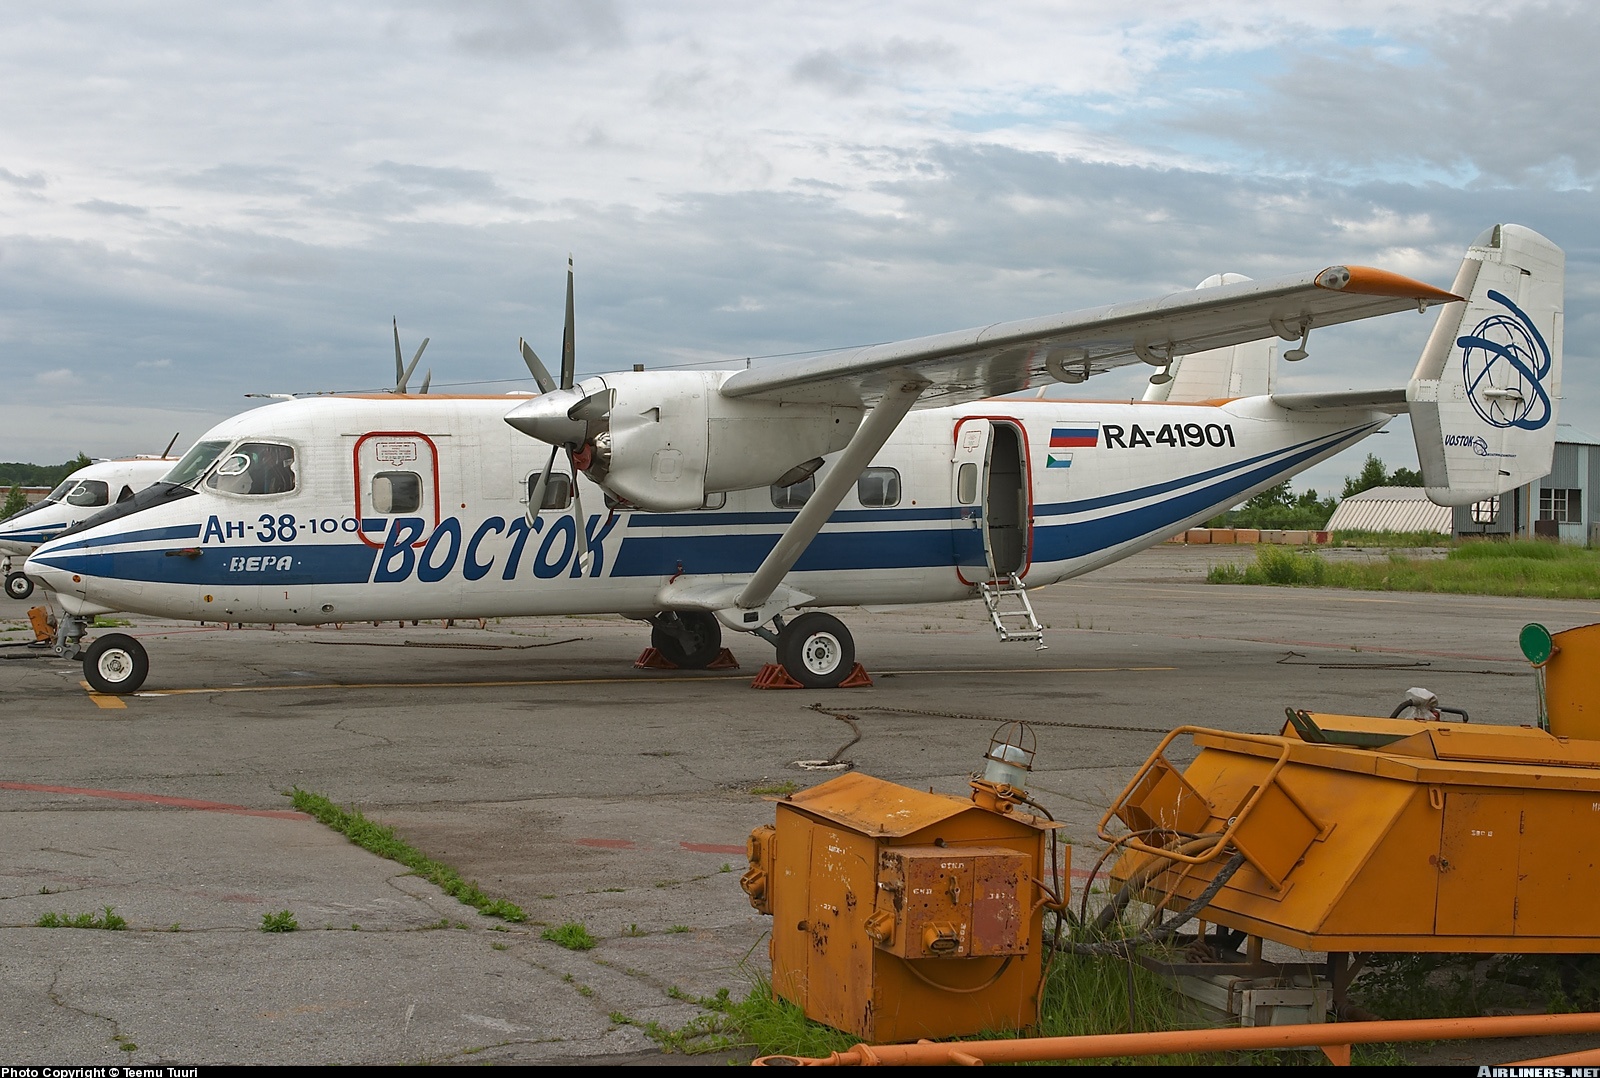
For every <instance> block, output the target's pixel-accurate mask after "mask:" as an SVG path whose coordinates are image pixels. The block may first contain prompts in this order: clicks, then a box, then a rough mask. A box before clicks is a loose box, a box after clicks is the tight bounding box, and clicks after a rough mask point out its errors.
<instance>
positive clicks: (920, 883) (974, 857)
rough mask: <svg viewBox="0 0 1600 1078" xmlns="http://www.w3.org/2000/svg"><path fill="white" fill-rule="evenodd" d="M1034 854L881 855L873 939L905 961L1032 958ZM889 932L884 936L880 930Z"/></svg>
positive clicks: (919, 850)
mask: <svg viewBox="0 0 1600 1078" xmlns="http://www.w3.org/2000/svg"><path fill="white" fill-rule="evenodd" d="M1031 870H1032V866H1031V865H1030V864H1029V862H1028V856H1027V855H1026V854H1023V853H1019V852H1017V851H1016V850H1007V849H999V848H986V847H982V846H979V847H975V848H958V849H952V848H950V847H945V846H902V847H891V848H889V849H886V850H884V851H882V852H881V853H880V854H879V855H878V905H877V909H876V910H875V911H874V912H875V913H876V914H881V915H884V916H881V917H874V918H869V922H871V923H869V925H868V934H869V935H872V936H873V937H874V940H875V941H876V943H877V945H878V946H879V947H882V948H883V949H884V950H886V951H888V952H889V953H890V954H895V955H899V956H900V957H901V958H966V957H969V956H970V957H978V956H988V955H1021V954H1027V953H1028V914H1029V910H1028V907H1027V905H1026V904H1025V902H1026V897H1027V896H1026V894H1025V893H1024V889H1025V888H1027V887H1028V886H1029V874H1030V872H1031ZM878 925H884V926H886V927H887V928H889V931H887V932H885V933H884V934H883V937H882V938H879V937H878V935H877V933H876V932H875V931H874V928H875V927H876V926H878Z"/></svg>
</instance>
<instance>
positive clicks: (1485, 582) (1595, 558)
mask: <svg viewBox="0 0 1600 1078" xmlns="http://www.w3.org/2000/svg"><path fill="white" fill-rule="evenodd" d="M1206 580H1207V581H1208V582H1209V583H1212V584H1276V585H1280V586H1290V587H1323V588H1352V589H1356V590H1360V591H1431V592H1445V593H1451V594H1458V595H1508V596H1529V597H1535V598H1541V599H1600V551H1595V550H1587V549H1585V548H1583V547H1575V546H1566V545H1563V544H1560V543H1553V542H1548V541H1544V540H1519V541H1515V542H1488V541H1475V542H1467V543H1462V544H1461V545H1459V546H1457V547H1455V548H1454V549H1452V550H1451V551H1450V553H1449V554H1447V555H1446V556H1445V557H1443V558H1410V557H1406V556H1405V555H1402V554H1390V555H1389V556H1388V558H1386V559H1384V560H1382V561H1370V562H1330V561H1328V560H1326V559H1324V558H1323V557H1321V556H1320V555H1318V554H1316V553H1314V552H1312V551H1298V550H1290V549H1288V548H1286V547H1276V546H1262V547H1257V548H1256V560H1255V564H1253V565H1244V566H1240V565H1230V564H1222V565H1215V566H1213V567H1212V568H1211V571H1210V572H1209V573H1207V574H1206Z"/></svg>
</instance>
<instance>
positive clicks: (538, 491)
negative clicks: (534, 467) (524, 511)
mask: <svg viewBox="0 0 1600 1078" xmlns="http://www.w3.org/2000/svg"><path fill="white" fill-rule="evenodd" d="M559 452H560V449H559V448H558V447H556V446H551V447H550V459H549V460H547V461H545V464H544V471H542V472H540V473H539V481H538V482H537V483H535V484H534V485H533V490H532V491H530V492H529V494H528V519H529V520H532V519H533V518H534V517H536V516H538V515H539V510H540V509H542V508H543V507H544V491H545V488H546V487H548V486H549V485H550V470H551V469H552V468H554V467H555V466H556V454H557V453H559Z"/></svg>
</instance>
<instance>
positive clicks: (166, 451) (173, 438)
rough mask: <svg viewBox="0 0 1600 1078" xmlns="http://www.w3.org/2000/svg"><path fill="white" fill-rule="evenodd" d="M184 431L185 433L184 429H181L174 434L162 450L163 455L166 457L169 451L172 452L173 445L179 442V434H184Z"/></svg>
mask: <svg viewBox="0 0 1600 1078" xmlns="http://www.w3.org/2000/svg"><path fill="white" fill-rule="evenodd" d="M182 433H183V431H181V430H180V431H178V432H176V433H175V434H173V436H172V441H170V442H168V443H167V448H165V449H163V450H162V451H161V456H162V457H163V458H165V457H166V455H167V454H168V453H170V452H172V447H173V446H175V445H177V444H178V435H179V434H182Z"/></svg>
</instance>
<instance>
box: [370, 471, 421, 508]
mask: <svg viewBox="0 0 1600 1078" xmlns="http://www.w3.org/2000/svg"><path fill="white" fill-rule="evenodd" d="M421 507H422V476H420V475H418V474H417V473H416V472H379V473H378V474H377V475H375V476H373V477H372V511H373V512H375V513H415V512H416V511H417V510H418V509H420V508H421Z"/></svg>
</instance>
